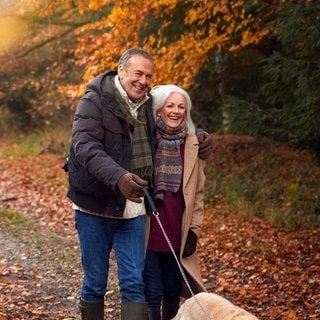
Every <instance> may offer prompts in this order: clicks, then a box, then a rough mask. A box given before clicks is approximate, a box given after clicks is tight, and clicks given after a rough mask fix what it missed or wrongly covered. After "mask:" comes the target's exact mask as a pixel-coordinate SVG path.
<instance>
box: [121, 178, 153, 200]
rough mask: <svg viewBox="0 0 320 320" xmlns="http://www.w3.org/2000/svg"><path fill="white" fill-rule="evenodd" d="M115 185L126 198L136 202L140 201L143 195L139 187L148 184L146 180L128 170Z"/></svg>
mask: <svg viewBox="0 0 320 320" xmlns="http://www.w3.org/2000/svg"><path fill="white" fill-rule="evenodd" d="M117 185H118V188H119V190H120V192H121V193H122V195H123V196H124V197H125V198H126V199H128V200H130V201H133V202H136V203H141V202H142V200H141V197H143V196H144V192H143V190H142V188H141V187H146V186H148V181H146V180H143V179H141V178H140V177H139V176H137V175H135V174H134V173H130V172H128V173H126V174H124V175H123V176H121V177H120V179H119V181H118V184H117Z"/></svg>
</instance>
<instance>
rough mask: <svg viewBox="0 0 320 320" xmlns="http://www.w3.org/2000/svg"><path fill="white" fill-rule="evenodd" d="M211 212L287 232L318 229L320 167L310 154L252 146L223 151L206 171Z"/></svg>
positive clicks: (257, 144)
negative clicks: (264, 222) (268, 223)
mask: <svg viewBox="0 0 320 320" xmlns="http://www.w3.org/2000/svg"><path fill="white" fill-rule="evenodd" d="M206 174H207V197H206V201H207V203H208V204H209V205H211V206H216V207H219V206H221V205H224V206H225V205H227V206H228V209H229V212H231V213H233V214H237V215H239V216H242V217H246V218H249V217H250V216H256V217H260V218H263V219H268V220H270V221H271V222H273V223H274V224H276V225H277V226H279V227H284V228H288V229H294V228H301V227H302V228H310V227H319V226H320V198H319V195H320V167H319V163H318V161H317V159H316V158H315V157H314V156H313V154H312V153H310V152H308V151H306V150H304V151H302V150H295V149H293V148H289V147H287V146H284V145H280V144H274V143H267V144H266V143H263V144H260V143H259V142H253V143H252V145H247V146H246V148H244V149H240V150H234V149H232V150H228V148H226V149H224V152H221V153H220V154H219V156H217V157H216V158H215V161H213V162H212V163H209V164H208V165H207V167H206Z"/></svg>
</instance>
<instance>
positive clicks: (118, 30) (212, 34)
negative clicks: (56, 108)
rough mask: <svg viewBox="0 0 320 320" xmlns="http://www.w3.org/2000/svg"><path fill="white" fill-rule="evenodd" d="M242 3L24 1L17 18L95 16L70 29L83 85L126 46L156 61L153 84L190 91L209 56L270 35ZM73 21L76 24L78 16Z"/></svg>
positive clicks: (225, 0) (113, 61) (114, 62)
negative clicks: (28, 15)
mask: <svg viewBox="0 0 320 320" xmlns="http://www.w3.org/2000/svg"><path fill="white" fill-rule="evenodd" d="M245 3H246V1H243V0H237V1H228V0H221V1H194V0H193V1H190V0H187V1H186V0H183V1H182V0H170V1H167V0H161V1H144V0H132V1H123V0H119V1H96V0H94V1H93V0H91V1H76V2H75V1H50V2H36V3H35V2H34V1H28V0H23V1H21V14H22V15H24V14H25V12H28V10H31V11H32V12H36V13H37V15H39V16H41V17H48V18H50V17H51V18H52V23H54V22H55V18H54V17H55V15H56V14H57V13H59V12H61V11H62V12H64V13H63V15H62V16H61V18H63V19H66V18H67V17H68V14H70V12H74V9H75V7H76V9H77V11H78V15H80V16H82V17H95V18H90V19H86V18H85V20H86V22H84V23H83V24H82V25H81V26H79V27H78V28H75V29H74V32H75V35H76V37H77V42H78V43H77V46H76V48H74V49H73V48H71V50H72V51H73V53H74V55H75V63H76V65H78V66H80V67H83V68H84V73H83V80H84V82H85V83H86V82H87V81H88V80H90V79H91V78H92V77H93V76H94V75H96V74H98V73H99V72H102V71H105V70H106V69H113V68H115V67H116V65H117V61H118V59H119V56H120V54H121V53H122V52H124V51H125V50H126V49H128V48H129V47H134V46H143V47H144V48H145V49H147V50H148V51H150V52H151V53H152V54H153V56H154V59H155V65H156V72H155V76H154V83H169V82H170V83H172V82H173V83H179V84H180V85H181V86H182V87H184V88H188V87H189V86H190V85H191V84H192V82H193V81H194V77H195V76H196V74H197V72H198V71H199V70H200V68H203V67H205V66H206V65H207V63H208V61H209V60H210V59H212V57H213V55H212V52H214V51H220V50H230V51H231V52H234V51H237V50H239V49H241V48H244V47H246V46H248V45H252V44H257V43H259V41H260V40H261V39H262V38H263V37H264V36H265V35H267V34H268V33H269V32H270V30H268V29H267V28H262V27H261V26H260V25H259V21H257V20H256V19H255V18H254V16H253V14H252V13H250V12H248V11H247V10H246V6H245ZM26 8H27V9H26ZM95 13H98V14H97V15H96V16H94V14H95ZM73 16H74V15H73ZM74 17H75V16H74ZM97 17H98V18H97ZM73 19H76V20H78V21H79V16H78V17H77V18H73ZM80 20H81V19H80ZM69 89H70V88H69ZM71 92H72V90H71V91H69V93H71Z"/></svg>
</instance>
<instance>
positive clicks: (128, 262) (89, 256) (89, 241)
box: [75, 210, 145, 303]
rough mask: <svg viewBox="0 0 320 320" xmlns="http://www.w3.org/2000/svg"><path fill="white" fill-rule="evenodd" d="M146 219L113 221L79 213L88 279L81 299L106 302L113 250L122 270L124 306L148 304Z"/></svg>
mask: <svg viewBox="0 0 320 320" xmlns="http://www.w3.org/2000/svg"><path fill="white" fill-rule="evenodd" d="M144 220H145V217H144V216H139V217H137V218H133V219H113V218H104V217H97V216H93V215H90V214H87V213H84V212H81V211H79V210H75V223H76V229H77V232H78V237H79V241H80V251H81V262H82V268H83V271H84V279H83V284H82V289H81V298H82V299H84V300H86V301H90V302H93V301H100V300H103V299H104V296H105V294H106V289H107V282H108V272H109V257H110V252H111V250H112V249H114V251H115V257H116V261H117V268H118V278H119V286H120V292H121V302H122V303H125V302H145V295H144V284H143V278H142V273H143V269H144V253H145V251H144V250H145V241H144V239H145V225H144Z"/></svg>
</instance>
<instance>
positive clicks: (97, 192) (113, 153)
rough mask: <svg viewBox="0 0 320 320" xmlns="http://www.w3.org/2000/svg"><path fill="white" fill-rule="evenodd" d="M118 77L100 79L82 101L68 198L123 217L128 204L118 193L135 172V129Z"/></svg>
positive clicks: (150, 119) (70, 164) (74, 131)
mask: <svg viewBox="0 0 320 320" xmlns="http://www.w3.org/2000/svg"><path fill="white" fill-rule="evenodd" d="M116 74H117V73H116V72H115V71H108V72H105V73H103V74H101V75H99V76H97V77H96V78H94V79H93V80H92V81H91V82H90V83H89V84H88V86H87V89H86V93H85V94H84V96H83V97H82V98H81V99H80V101H79V103H78V106H77V109H76V112H75V117H74V121H73V126H72V143H71V148H70V152H69V160H68V175H69V189H68V193H67V196H68V197H69V198H70V199H71V200H72V201H73V202H74V203H75V204H77V205H78V206H79V207H81V208H83V209H87V210H90V211H93V212H97V213H101V214H106V215H108V216H114V217H120V216H122V214H123V211H124V206H125V201H126V199H125V198H124V197H123V196H122V194H121V193H120V192H119V190H117V182H118V180H119V178H120V177H121V176H122V175H123V174H125V173H126V172H130V164H131V140H130V134H129V125H128V123H127V122H126V120H125V118H124V116H123V113H122V112H121V110H120V108H119V106H118V103H117V102H116V98H115V95H114V93H113V88H112V84H111V79H112V78H113V77H114V76H115V75H116ZM146 117H147V122H148V133H149V139H150V144H151V149H152V150H153V152H154V128H155V125H154V119H153V115H152V101H151V98H150V99H149V100H148V101H147V102H146Z"/></svg>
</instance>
